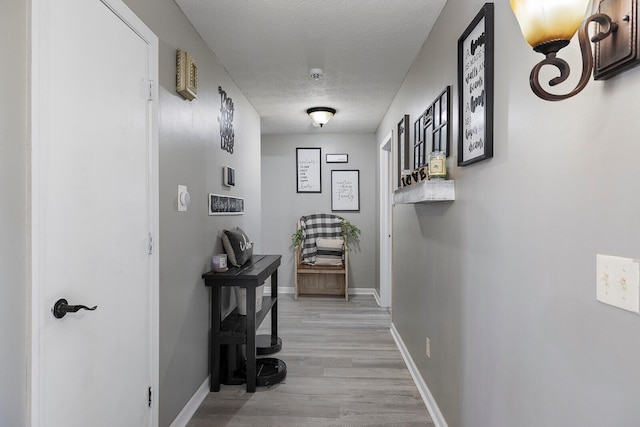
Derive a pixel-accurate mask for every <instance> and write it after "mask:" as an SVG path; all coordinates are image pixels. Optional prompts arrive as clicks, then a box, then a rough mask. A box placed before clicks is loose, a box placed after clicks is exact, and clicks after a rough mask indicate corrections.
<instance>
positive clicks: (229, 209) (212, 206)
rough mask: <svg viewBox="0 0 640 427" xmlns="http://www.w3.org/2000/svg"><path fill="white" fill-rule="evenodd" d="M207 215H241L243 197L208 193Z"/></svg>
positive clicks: (242, 212) (242, 211)
mask: <svg viewBox="0 0 640 427" xmlns="http://www.w3.org/2000/svg"><path fill="white" fill-rule="evenodd" d="M208 204H209V215H242V214H244V199H243V198H242V197H234V196H225V195H222V194H213V193H209V203H208Z"/></svg>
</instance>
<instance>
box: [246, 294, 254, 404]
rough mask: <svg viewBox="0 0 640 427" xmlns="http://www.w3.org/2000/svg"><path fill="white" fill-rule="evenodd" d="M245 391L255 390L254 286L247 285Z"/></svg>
mask: <svg viewBox="0 0 640 427" xmlns="http://www.w3.org/2000/svg"><path fill="white" fill-rule="evenodd" d="M246 332H247V392H249V393H253V392H255V391H256V287H255V286H247V331H246Z"/></svg>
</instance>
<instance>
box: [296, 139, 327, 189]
mask: <svg viewBox="0 0 640 427" xmlns="http://www.w3.org/2000/svg"><path fill="white" fill-rule="evenodd" d="M321 158H322V149H320V148H315V147H314V148H296V185H297V189H296V191H297V192H298V193H322V164H321V161H320V159H321Z"/></svg>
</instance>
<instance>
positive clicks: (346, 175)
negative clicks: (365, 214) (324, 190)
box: [331, 170, 360, 212]
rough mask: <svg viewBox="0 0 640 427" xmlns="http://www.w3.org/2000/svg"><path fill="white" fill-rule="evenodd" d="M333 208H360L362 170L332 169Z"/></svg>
mask: <svg viewBox="0 0 640 427" xmlns="http://www.w3.org/2000/svg"><path fill="white" fill-rule="evenodd" d="M331 210H332V211H334V212H335V211H359V210H360V171H359V170H332V171H331Z"/></svg>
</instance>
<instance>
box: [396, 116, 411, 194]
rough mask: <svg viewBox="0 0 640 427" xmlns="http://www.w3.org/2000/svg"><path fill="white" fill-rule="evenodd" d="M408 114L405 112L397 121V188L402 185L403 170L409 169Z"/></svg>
mask: <svg viewBox="0 0 640 427" xmlns="http://www.w3.org/2000/svg"><path fill="white" fill-rule="evenodd" d="M409 126H410V124H409V115H408V114H405V115H404V116H403V117H402V119H401V120H400V121H399V122H398V127H397V135H398V140H397V142H398V151H397V152H398V156H397V157H398V168H397V169H398V181H397V182H398V188H400V187H402V185H401V184H400V183H401V182H402V174H403V173H404V171H406V170H409V169H410V160H409V153H410V150H411V147H410V146H409V144H410V142H411V141H410V139H409V134H410V133H411V128H410V127H409Z"/></svg>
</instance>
